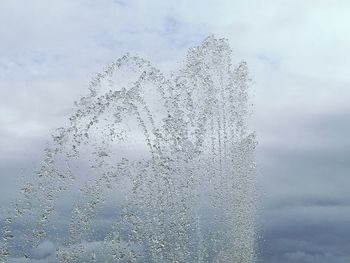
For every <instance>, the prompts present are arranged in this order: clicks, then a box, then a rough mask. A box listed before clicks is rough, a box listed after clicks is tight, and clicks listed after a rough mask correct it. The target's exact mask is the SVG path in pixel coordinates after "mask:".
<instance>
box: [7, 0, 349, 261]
mask: <svg viewBox="0 0 350 263" xmlns="http://www.w3.org/2000/svg"><path fill="white" fill-rule="evenodd" d="M349 14H350V2H349V1H347V0H334V1H331V0H328V1H326V0H324V1H322V0H314V1H312V0H309V1H305V0H304V1H301V0H294V1H283V0H280V1H272V0H269V1H258V0H257V1H253V0H247V1H243V0H241V1H238V0H226V1H221V0H212V1H209V0H198V1H197V0H187V1H182V0H177V1H166V0H164V1H163V0H157V1H156V0H144V1H142V0H138V1H137V0H130V1H128V0H114V1H113V0H100V1H95V0H51V1H44V0H22V1H20V0H1V1H0V36H1V37H0V180H1V181H0V200H1V201H0V202H1V206H2V207H5V206H7V205H8V204H9V203H10V202H11V201H13V200H14V198H15V195H16V189H18V185H19V176H20V174H21V173H20V169H21V168H25V169H30V168H32V167H34V166H35V165H36V164H37V163H38V162H40V160H41V158H42V155H43V148H44V147H45V143H46V142H47V141H49V140H50V133H51V132H52V131H53V129H54V128H56V127H59V126H62V125H64V124H66V123H67V121H66V120H67V117H69V114H70V111H71V109H72V105H73V102H74V101H75V100H77V99H79V98H80V97H81V96H83V95H85V94H86V93H87V84H88V82H89V80H90V78H91V76H92V75H93V73H94V72H97V71H99V70H100V69H102V67H103V66H104V65H106V64H108V63H109V62H112V61H113V60H115V59H117V58H119V57H121V56H122V55H123V54H124V53H125V52H131V53H136V54H139V55H141V56H143V57H145V58H146V59H149V60H151V61H152V62H153V64H155V65H157V66H158V67H159V68H161V69H163V70H165V71H170V70H171V68H173V67H174V65H176V62H178V61H181V59H182V58H183V56H184V54H185V52H186V49H187V48H189V47H192V46H195V45H198V44H200V43H201V41H202V40H203V39H204V38H205V37H206V36H208V35H210V34H213V33H214V34H215V35H216V37H225V38H228V39H229V41H230V44H231V46H232V47H233V50H234V56H235V57H234V58H235V60H236V62H238V61H239V60H242V59H243V60H246V61H247V62H248V67H249V69H250V73H251V75H252V77H253V79H254V83H255V84H254V86H253V90H254V98H253V103H254V105H255V106H254V110H255V114H254V116H253V119H252V128H253V129H254V130H256V132H257V138H258V141H259V145H258V150H257V162H258V175H259V192H260V193H261V220H260V221H261V222H260V224H261V229H262V231H261V232H262V236H263V239H264V241H261V242H260V257H261V259H262V261H263V262H268V263H275V262H276V263H277V262H286V263H292V262H298V263H304V262H305V263H306V262H317V263H323V262H327V263H329V262H332V263H342V262H349V261H350V139H349V134H350V103H349V102H350V74H349V69H350V52H349V49H350V33H349V32H350V16H349ZM0 212H1V210H0ZM43 246H44V247H45V246H48V247H49V248H50V249H52V248H51V245H50V244H44V245H43ZM39 259H40V257H39ZM38 262H41V261H38Z"/></svg>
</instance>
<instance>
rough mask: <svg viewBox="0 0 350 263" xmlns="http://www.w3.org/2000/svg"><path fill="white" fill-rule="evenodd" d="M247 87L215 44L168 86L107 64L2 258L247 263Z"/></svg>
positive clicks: (10, 229)
mask: <svg viewBox="0 0 350 263" xmlns="http://www.w3.org/2000/svg"><path fill="white" fill-rule="evenodd" d="M248 86H249V76H248V72H247V67H246V64H245V63H244V62H242V63H239V64H238V65H237V66H236V67H233V66H232V64H231V49H230V47H229V45H228V42H227V40H225V39H219V40H218V39H215V38H214V37H209V38H207V39H206V40H205V41H204V42H203V43H202V45H200V46H198V47H195V48H192V49H190V50H189V51H188V53H187V56H186V59H185V63H184V65H183V67H182V69H180V70H178V71H177V72H176V73H174V74H173V75H171V77H169V78H166V77H165V76H164V75H163V74H162V73H161V72H160V71H159V70H158V69H156V68H155V67H153V66H152V65H151V64H150V63H149V62H148V61H146V60H143V59H142V58H140V57H134V56H130V55H125V56H123V57H122V58H120V59H118V60H117V61H116V62H114V63H112V64H111V65H109V66H108V67H106V68H105V69H104V70H103V72H102V73H100V74H97V75H96V77H95V78H94V79H93V80H92V81H91V83H90V87H89V89H90V94H89V95H87V96H86V97H83V98H81V99H80V101H78V102H76V103H75V106H76V108H75V112H74V114H73V115H72V116H71V117H70V119H69V120H70V125H67V127H65V128H59V129H57V130H56V132H55V133H54V134H53V143H52V146H51V147H48V148H47V149H46V150H45V159H44V161H43V164H42V166H41V168H40V169H39V171H38V172H37V176H36V178H35V180H34V181H31V182H28V183H26V184H25V186H24V187H23V188H22V193H23V198H22V200H21V201H19V202H18V203H17V204H16V205H15V209H14V213H13V215H12V216H10V217H8V218H6V219H5V222H4V223H3V224H2V225H3V228H2V232H3V240H4V242H3V243H2V247H1V248H0V262H16V261H11V260H13V259H14V258H17V259H26V260H29V262H30V260H31V259H42V258H44V259H45V260H46V261H45V262H159V263H166V262H179V263H180V262H183V263H188V262H198V263H202V262H239V263H246V262H249V263H252V262H256V253H255V241H256V229H255V203H256V202H255V163H254V148H255V144H256V142H255V137H254V134H252V133H249V131H248V128H247V125H246V122H247V116H248V113H249V108H248ZM67 207H68V208H67ZM48 248H50V249H48ZM44 251H46V252H45V253H44ZM21 262H22V261H21Z"/></svg>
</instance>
